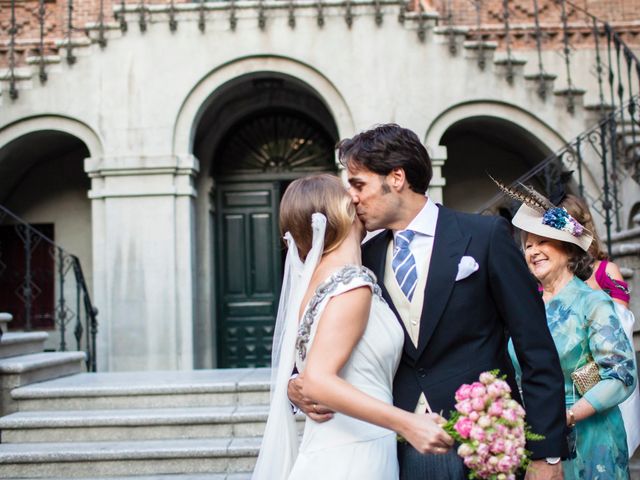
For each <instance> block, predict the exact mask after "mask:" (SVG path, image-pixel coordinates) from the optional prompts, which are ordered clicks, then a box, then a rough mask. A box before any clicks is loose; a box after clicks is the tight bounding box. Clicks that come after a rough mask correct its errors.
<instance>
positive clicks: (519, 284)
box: [362, 207, 567, 458]
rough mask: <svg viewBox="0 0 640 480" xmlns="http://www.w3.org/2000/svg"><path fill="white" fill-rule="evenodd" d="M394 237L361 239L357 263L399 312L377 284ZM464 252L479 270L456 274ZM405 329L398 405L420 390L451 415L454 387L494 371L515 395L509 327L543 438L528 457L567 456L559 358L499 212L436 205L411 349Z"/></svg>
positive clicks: (411, 402)
mask: <svg viewBox="0 0 640 480" xmlns="http://www.w3.org/2000/svg"><path fill="white" fill-rule="evenodd" d="M392 238H393V234H392V232H391V231H390V230H385V231H383V232H381V233H380V234H378V235H377V236H375V237H373V238H372V239H371V240H369V241H368V242H367V243H365V245H364V246H363V250H362V261H363V264H364V265H366V266H367V267H368V268H370V269H371V270H372V271H373V272H374V273H375V274H376V276H377V277H378V283H379V284H380V287H381V288H382V292H383V296H384V298H385V300H386V301H387V303H389V305H390V306H391V308H392V309H393V310H394V312H395V313H396V316H398V313H397V311H396V309H395V307H394V306H393V302H392V300H391V298H390V296H389V293H388V292H387V290H386V288H385V287H384V273H385V272H384V271H385V258H386V252H387V246H388V243H389V241H391V240H392ZM463 256H471V257H473V258H474V259H475V261H476V262H477V263H478V265H479V269H478V271H476V272H475V273H473V274H471V275H470V276H469V277H467V278H465V279H462V280H459V281H457V282H456V281H455V278H456V274H457V271H458V263H459V262H460V259H461V258H462V257H463ZM400 323H401V324H402V321H400ZM402 327H403V329H404V325H403V324H402ZM506 332H508V333H506ZM404 333H405V342H404V351H403V354H402V360H401V362H400V366H399V367H398V371H397V373H396V376H395V380H394V387H393V397H394V403H395V404H396V405H397V406H399V407H400V408H403V409H405V410H410V411H413V410H414V408H415V407H416V404H417V402H418V397H419V396H420V392H424V393H425V395H426V397H427V401H428V402H429V404H430V406H431V408H432V410H433V411H434V412H441V411H442V412H443V415H444V416H445V417H448V416H449V412H450V411H452V410H453V409H454V404H455V399H454V394H455V391H456V389H457V388H458V387H459V386H460V385H462V384H463V383H472V382H474V381H477V379H478V376H479V374H480V373H481V372H483V371H487V370H493V369H500V371H501V372H502V373H505V374H506V375H507V377H508V381H509V383H510V385H511V388H512V395H513V397H514V398H516V399H518V400H519V399H520V396H519V394H518V389H517V387H516V383H515V378H514V370H513V366H512V364H511V361H510V359H509V355H508V353H507V335H509V336H511V337H512V338H513V343H514V346H515V350H516V354H517V356H518V360H519V362H520V365H521V367H522V387H523V396H524V403H525V406H526V411H527V418H526V420H527V423H529V425H531V429H532V431H533V432H535V433H539V434H541V435H544V436H545V439H544V440H542V441H536V442H530V443H529V444H528V445H527V448H528V449H529V450H530V451H532V453H533V455H532V457H533V458H542V457H557V456H562V457H565V456H566V455H567V443H566V436H565V429H566V427H565V424H566V416H565V415H566V414H565V403H564V381H563V374H562V370H561V368H560V361H559V359H558V354H557V351H556V349H555V345H554V343H553V340H552V338H551V334H550V333H549V329H548V327H547V322H546V318H545V310H544V305H543V303H542V300H541V298H540V294H539V292H538V291H537V287H536V284H535V281H534V280H533V277H532V276H531V274H530V273H529V271H528V269H527V266H526V264H525V262H524V258H523V255H522V253H521V252H520V251H519V250H518V248H517V247H516V245H515V242H514V241H513V239H512V238H511V236H510V232H509V228H508V224H507V222H506V221H505V220H504V219H503V218H500V217H489V216H481V215H473V214H465V213H460V212H456V211H453V210H450V209H448V208H445V207H440V209H439V214H438V221H437V224H436V232H435V238H434V243H433V251H432V254H431V264H430V266H429V275H428V278H427V286H426V290H425V296H424V305H423V307H422V316H421V320H420V333H419V341H418V347H417V348H416V347H415V346H414V344H413V342H412V341H411V339H410V338H409V335H408V333H407V331H406V329H405V332H404Z"/></svg>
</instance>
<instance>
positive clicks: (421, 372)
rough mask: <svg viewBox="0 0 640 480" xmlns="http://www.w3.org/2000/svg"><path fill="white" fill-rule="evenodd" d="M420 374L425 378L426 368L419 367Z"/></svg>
mask: <svg viewBox="0 0 640 480" xmlns="http://www.w3.org/2000/svg"><path fill="white" fill-rule="evenodd" d="M418 375H420V377H422V378H424V377H426V376H427V372H426V371H425V369H424V368H419V369H418Z"/></svg>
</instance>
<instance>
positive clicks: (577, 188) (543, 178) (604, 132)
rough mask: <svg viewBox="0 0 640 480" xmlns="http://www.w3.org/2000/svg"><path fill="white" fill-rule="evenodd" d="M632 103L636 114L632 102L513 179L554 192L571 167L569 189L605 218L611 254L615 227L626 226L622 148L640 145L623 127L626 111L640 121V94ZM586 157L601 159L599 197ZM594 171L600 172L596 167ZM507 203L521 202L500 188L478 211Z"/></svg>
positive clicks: (489, 210) (511, 206)
mask: <svg viewBox="0 0 640 480" xmlns="http://www.w3.org/2000/svg"><path fill="white" fill-rule="evenodd" d="M630 103H634V104H635V105H634V107H633V111H634V116H633V117H628V112H629V110H630V106H629V105H623V106H622V107H621V108H619V109H617V110H616V111H614V112H612V113H610V114H609V115H607V116H605V117H604V118H602V120H600V122H599V123H598V124H597V125H595V126H594V127H592V128H591V129H589V130H587V131H585V132H583V133H581V134H580V135H578V136H577V137H576V138H574V139H573V140H572V141H570V142H569V143H568V144H566V145H565V146H564V147H562V148H561V149H560V150H558V151H557V152H554V153H552V154H551V155H549V156H548V157H547V158H546V159H544V160H543V161H542V162H540V163H539V164H537V165H536V166H535V167H534V168H532V169H531V170H529V171H528V172H526V173H525V174H523V175H522V176H520V177H519V178H517V179H516V180H514V181H513V182H512V183H511V186H514V185H517V184H537V185H538V186H539V187H538V188H542V189H543V190H544V193H545V194H546V195H550V194H551V192H553V191H554V189H555V188H556V187H557V185H558V184H560V183H562V180H561V177H562V176H563V174H566V172H567V171H573V172H575V175H574V176H573V180H572V182H571V184H569V186H568V190H569V191H573V192H574V193H576V194H577V195H579V196H581V197H583V198H585V199H586V200H587V202H588V203H589V205H590V207H591V209H592V211H594V212H596V213H597V214H598V215H600V217H601V218H602V220H603V223H604V225H605V230H606V236H605V239H604V240H605V242H606V246H607V250H608V251H609V254H611V246H612V233H613V232H612V230H613V229H615V231H616V232H619V231H620V230H621V229H622V225H621V223H620V207H621V204H620V201H619V200H618V197H617V194H618V185H619V180H620V177H621V176H622V175H623V172H621V167H620V165H619V164H618V162H617V157H618V152H620V151H625V150H628V149H637V148H638V146H639V145H636V144H634V143H633V142H634V141H635V140H634V139H631V140H630V138H629V136H628V135H625V132H624V131H621V130H620V129H619V125H620V122H621V119H622V118H623V116H625V115H626V116H627V118H628V120H627V121H630V122H633V123H635V124H636V126H638V125H639V121H640V118H639V116H638V114H637V112H638V106H639V103H640V97H638V96H635V97H634V98H632V99H631V101H630ZM585 161H588V162H589V163H590V164H591V165H595V164H596V163H597V164H599V166H600V169H601V171H600V175H599V176H598V178H600V179H601V182H602V183H601V185H599V186H600V188H601V190H600V195H599V196H598V197H592V196H590V195H589V194H588V193H587V192H586V190H585V188H584V173H585V172H584V169H585V167H584V163H585ZM591 171H592V173H596V172H595V171H594V170H593V167H592V169H591ZM489 173H492V172H489ZM504 206H506V207H507V208H508V209H509V210H510V211H511V212H512V213H514V212H515V210H516V209H517V207H518V206H519V205H518V204H517V202H515V201H512V200H510V199H508V198H507V197H505V196H504V194H502V193H501V192H498V193H496V194H495V195H494V196H493V197H492V198H491V199H490V200H489V201H487V202H486V203H485V204H484V205H483V206H482V207H481V208H479V209H478V213H490V214H495V213H497V210H498V209H499V208H500V207H504Z"/></svg>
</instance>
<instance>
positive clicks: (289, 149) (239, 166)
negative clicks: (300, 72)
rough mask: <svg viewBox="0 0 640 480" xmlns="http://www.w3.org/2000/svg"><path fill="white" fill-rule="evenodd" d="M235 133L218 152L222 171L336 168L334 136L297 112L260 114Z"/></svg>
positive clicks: (237, 128) (289, 170) (303, 170)
mask: <svg viewBox="0 0 640 480" xmlns="http://www.w3.org/2000/svg"><path fill="white" fill-rule="evenodd" d="M232 132H233V133H232V134H231V135H230V136H229V137H228V138H227V140H226V141H225V143H224V144H223V145H222V146H221V148H220V149H219V150H218V152H219V153H218V154H216V159H217V162H216V165H217V167H218V170H219V173H221V174H232V173H268V172H293V171H296V172H314V171H326V170H327V169H329V170H332V169H334V149H333V143H334V142H333V140H332V139H331V137H330V136H329V135H327V134H326V133H324V132H323V130H322V129H321V128H320V127H318V126H317V125H315V123H313V122H312V121H310V120H308V119H306V118H304V117H302V116H299V115H297V114H294V113H289V112H282V113H277V114H273V113H271V112H269V113H264V114H260V115H257V116H255V117H253V118H251V119H249V120H246V121H244V122H243V123H241V124H239V125H237V126H235V127H233V130H232Z"/></svg>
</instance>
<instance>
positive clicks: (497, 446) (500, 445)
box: [491, 438, 505, 453]
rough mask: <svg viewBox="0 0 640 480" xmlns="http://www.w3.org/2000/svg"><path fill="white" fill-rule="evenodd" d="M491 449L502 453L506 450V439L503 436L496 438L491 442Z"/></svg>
mask: <svg viewBox="0 0 640 480" xmlns="http://www.w3.org/2000/svg"><path fill="white" fill-rule="evenodd" d="M491 451H492V452H494V453H502V452H504V451H505V441H504V440H503V439H502V438H496V439H495V440H494V441H493V443H492V444H491Z"/></svg>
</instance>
